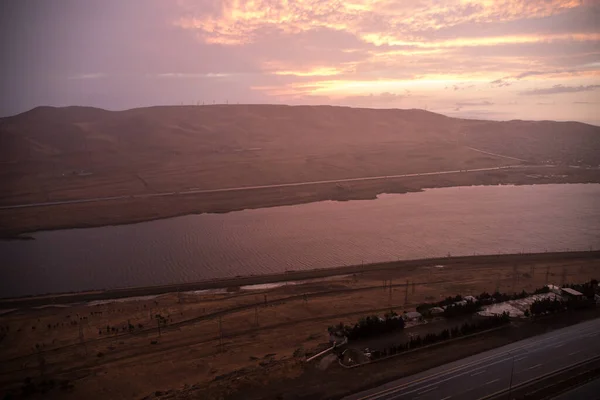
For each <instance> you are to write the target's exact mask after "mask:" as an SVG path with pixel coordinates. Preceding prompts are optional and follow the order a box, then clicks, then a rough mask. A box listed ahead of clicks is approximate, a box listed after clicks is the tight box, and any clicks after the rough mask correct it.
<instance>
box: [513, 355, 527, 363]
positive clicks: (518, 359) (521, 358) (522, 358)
mask: <svg viewBox="0 0 600 400" xmlns="http://www.w3.org/2000/svg"><path fill="white" fill-rule="evenodd" d="M526 358H527V356H525V357H520V358H516V359H515V362H517V361H521V360H524V359H526Z"/></svg>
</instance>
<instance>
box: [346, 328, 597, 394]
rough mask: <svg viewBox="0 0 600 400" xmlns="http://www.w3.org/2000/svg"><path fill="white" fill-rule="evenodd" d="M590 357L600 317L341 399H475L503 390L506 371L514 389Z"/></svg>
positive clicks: (594, 351)
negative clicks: (515, 386)
mask: <svg viewBox="0 0 600 400" xmlns="http://www.w3.org/2000/svg"><path fill="white" fill-rule="evenodd" d="M594 356H600V319H596V320H592V321H588V322H584V323H581V324H577V325H573V326H570V327H567V328H564V329H560V330H556V331H553V332H550V333H547V334H544V335H541V336H536V337H533V338H530V339H526V340H523V341H520V342H516V343H512V344H510V345H507V346H504V347H500V348H498V349H494V350H490V351H487V352H485V353H481V354H478V355H475V356H472V357H468V358H465V359H462V360H459V361H456V362H453V363H450V364H446V365H444V366H441V367H438V368H434V369H431V370H429V371H425V372H422V373H420V374H417V375H413V376H410V377H406V378H403V379H399V380H397V381H394V382H390V383H388V384H386V385H383V386H380V387H378V388H376V389H372V390H368V391H365V392H361V393H357V394H355V395H352V396H349V397H347V398H346V399H345V400H359V399H360V400H367V399H369V400H375V399H377V400H383V399H404V400H406V399H419V400H449V399H452V400H461V399H462V400H473V399H480V398H482V397H485V396H488V395H491V394H494V393H496V392H498V391H501V390H503V389H506V388H508V387H509V385H510V381H511V370H512V371H513V374H512V385H518V384H519V383H523V382H525V381H528V380H530V379H533V378H536V377H539V376H542V375H544V374H547V373H549V372H553V371H555V370H558V369H560V368H563V367H566V366H569V365H571V364H574V363H577V362H580V361H583V360H586V359H588V358H591V357H594ZM398 362H400V360H398ZM366 368H368V367H366Z"/></svg>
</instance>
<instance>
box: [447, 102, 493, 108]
mask: <svg viewBox="0 0 600 400" xmlns="http://www.w3.org/2000/svg"><path fill="white" fill-rule="evenodd" d="M456 105H457V106H458V107H470V106H491V105H494V103H492V102H489V101H476V102H472V101H471V102H469V101H465V102H459V103H456Z"/></svg>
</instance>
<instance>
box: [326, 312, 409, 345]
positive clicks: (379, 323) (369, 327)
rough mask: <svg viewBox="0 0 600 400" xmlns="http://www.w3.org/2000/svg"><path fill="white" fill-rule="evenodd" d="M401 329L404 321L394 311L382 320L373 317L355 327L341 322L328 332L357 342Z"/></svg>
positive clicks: (360, 321) (363, 319) (359, 322)
mask: <svg viewBox="0 0 600 400" xmlns="http://www.w3.org/2000/svg"><path fill="white" fill-rule="evenodd" d="M399 329H404V320H403V319H402V318H401V317H399V316H398V314H397V313H395V312H394V311H390V312H388V313H386V314H385V318H382V319H380V318H379V317H378V316H377V315H371V316H368V317H365V318H361V319H360V320H359V321H358V322H357V323H356V324H354V326H349V325H344V324H343V323H341V322H340V323H339V324H338V325H336V326H330V327H328V328H327V331H328V332H329V333H336V334H338V335H343V336H346V337H347V338H348V339H351V340H357V339H364V338H368V337H372V336H376V335H381V334H385V333H390V332H393V331H396V330H399Z"/></svg>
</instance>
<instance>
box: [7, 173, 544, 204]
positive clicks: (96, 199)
mask: <svg viewBox="0 0 600 400" xmlns="http://www.w3.org/2000/svg"><path fill="white" fill-rule="evenodd" d="M543 166H544V167H552V165H543ZM535 167H540V166H539V165H538V166H534V165H530V166H525V165H507V166H503V167H491V168H475V169H464V170H451V171H436V172H422V173H418V174H401V175H381V176H367V177H363V178H346V179H330V180H322V181H309V182H293V183H280V184H276V185H258V186H239V187H232V188H222V189H192V190H185V191H180V192H163V193H147V194H136V195H130V196H110V197H94V198H89V199H79V200H62V201H47V202H42V203H28V204H14V205H8V206H1V207H0V210H10V209H15V208H29V207H48V206H58V205H64V204H81V203H95V202H100V201H115V200H125V199H148V198H152V197H167V196H181V195H189V194H208V193H224V192H241V191H246V190H258V189H275V188H285V187H298V186H310V185H322V184H328V183H329V184H331V183H346V182H362V181H374V180H384V179H395V178H409V177H415V176H434V175H446V174H459V173H465V172H481V171H497V170H500V169H509V168H535Z"/></svg>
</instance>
